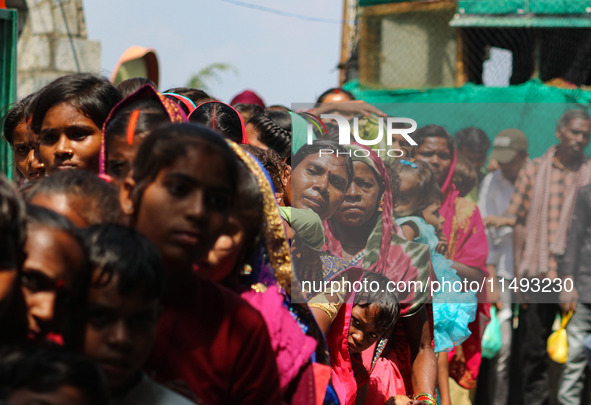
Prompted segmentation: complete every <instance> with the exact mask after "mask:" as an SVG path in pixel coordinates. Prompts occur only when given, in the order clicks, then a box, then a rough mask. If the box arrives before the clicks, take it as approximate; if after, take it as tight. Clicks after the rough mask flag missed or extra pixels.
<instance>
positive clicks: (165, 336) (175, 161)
mask: <svg viewBox="0 0 591 405" xmlns="http://www.w3.org/2000/svg"><path fill="white" fill-rule="evenodd" d="M132 173H133V177H129V178H127V179H126V180H125V183H124V185H123V188H122V197H121V200H122V207H123V210H124V212H125V213H126V214H128V215H129V216H130V217H131V222H132V224H133V226H135V228H137V229H138V230H139V231H140V232H142V233H143V234H144V235H145V236H147V237H148V239H150V240H151V241H152V243H154V244H155V245H156V247H157V248H158V250H159V251H160V254H161V256H162V259H163V263H164V270H165V271H164V273H165V281H166V284H165V285H166V287H165V291H164V295H163V302H162V304H163V311H162V313H161V315H160V319H159V322H158V326H157V329H156V339H155V343H154V347H153V350H152V354H151V356H150V358H149V360H148V365H147V370H148V371H150V372H151V374H152V376H153V377H155V378H156V379H157V380H159V381H161V382H175V384H176V385H177V386H178V385H179V384H184V385H185V386H186V387H187V389H190V390H191V391H192V392H193V393H194V394H195V395H196V396H197V397H198V398H201V399H202V400H203V401H204V402H205V403H209V404H222V403H241V404H277V403H280V402H281V395H280V390H279V377H278V372H277V365H276V363H275V361H274V356H273V350H272V347H271V343H270V339H269V334H268V331H267V328H266V326H265V321H264V320H263V318H262V316H261V315H260V314H259V312H257V311H256V310H255V309H254V308H252V307H251V306H250V305H248V304H247V303H246V302H245V301H243V300H242V299H240V297H239V296H238V295H236V294H235V293H233V292H231V291H230V290H228V289H226V288H224V287H221V286H219V285H218V284H216V283H214V282H211V281H208V280H205V279H203V278H201V277H199V276H198V275H197V274H196V273H195V272H194V270H193V267H194V264H196V263H199V262H201V261H203V260H204V259H205V258H206V257H207V255H208V252H209V251H210V249H211V248H212V247H213V245H214V243H215V241H216V240H217V239H218V237H219V236H220V235H221V234H222V232H223V231H224V230H225V229H226V226H227V225H228V216H229V214H230V211H231V208H232V206H233V204H234V203H235V201H236V189H237V161H236V156H235V155H234V153H233V152H232V150H231V149H230V147H229V146H228V144H227V143H226V141H225V140H224V139H223V138H222V137H221V136H220V135H218V134H216V133H215V132H213V131H212V130H210V129H208V128H205V127H203V126H199V125H195V124H169V125H166V126H163V127H160V128H158V129H156V130H154V131H153V132H152V133H151V134H150V135H148V136H147V137H146V139H145V140H144V142H143V143H142V144H141V145H140V148H139V150H138V154H137V156H136V159H135V160H134V164H133V172H132Z"/></svg>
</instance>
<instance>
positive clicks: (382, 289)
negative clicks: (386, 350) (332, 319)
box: [327, 271, 404, 403]
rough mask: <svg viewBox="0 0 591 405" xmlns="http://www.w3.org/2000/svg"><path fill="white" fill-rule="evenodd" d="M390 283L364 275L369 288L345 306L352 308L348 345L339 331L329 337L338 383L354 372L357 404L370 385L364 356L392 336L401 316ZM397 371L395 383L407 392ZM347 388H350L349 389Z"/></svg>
mask: <svg viewBox="0 0 591 405" xmlns="http://www.w3.org/2000/svg"><path fill="white" fill-rule="evenodd" d="M389 281H390V280H389V279H388V277H386V276H384V275H383V274H379V273H375V272H373V271H365V272H363V282H364V283H366V284H365V285H367V286H368V287H367V288H362V289H361V290H360V291H359V292H356V293H355V296H354V298H353V304H345V305H352V309H351V313H350V320H349V328H348V334H347V337H346V342H344V336H343V335H342V334H341V333H340V331H338V330H334V329H331V331H330V332H329V333H328V335H327V340H328V343H329V349H330V353H331V359H332V367H333V379H334V380H335V384H337V383H340V380H341V378H343V377H344V378H347V375H348V374H351V373H353V375H354V376H355V381H356V383H357V392H356V394H355V397H356V401H357V403H363V402H364V399H365V396H366V392H367V387H368V383H369V373H368V370H367V369H366V368H365V366H364V365H363V358H362V356H361V354H362V353H363V352H364V351H366V350H368V349H370V348H372V347H374V345H375V344H376V343H377V342H379V341H380V340H381V339H383V338H388V337H390V335H391V334H392V331H393V330H394V327H395V326H396V322H397V320H398V316H399V314H400V303H399V301H398V297H397V295H396V293H395V292H389V290H388V283H389ZM335 329H336V328H335ZM345 343H346V346H347V348H348V353H349V357H350V362H347V361H343V360H344V359H343V358H342V355H343V351H342V350H341V347H342V346H343V345H345ZM395 371H396V372H397V373H398V374H397V376H396V377H397V378H394V379H393V381H392V383H394V384H398V385H399V392H404V383H403V379H402V375H400V373H399V372H398V370H397V369H396V370H395ZM347 388H348V389H351V387H350V386H349V387H347Z"/></svg>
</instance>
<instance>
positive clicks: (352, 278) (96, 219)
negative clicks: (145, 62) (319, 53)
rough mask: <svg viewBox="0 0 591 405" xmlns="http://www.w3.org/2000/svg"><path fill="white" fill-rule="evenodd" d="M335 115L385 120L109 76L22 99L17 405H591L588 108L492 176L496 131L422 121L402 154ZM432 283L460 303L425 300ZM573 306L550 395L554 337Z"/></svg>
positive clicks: (502, 147)
mask: <svg viewBox="0 0 591 405" xmlns="http://www.w3.org/2000/svg"><path fill="white" fill-rule="evenodd" d="M325 113H334V114H339V115H341V116H343V117H346V118H347V119H352V118H355V119H356V120H357V118H359V117H361V118H360V119H359V120H358V122H359V123H360V125H361V126H362V128H361V129H360V130H359V132H361V133H362V135H361V136H362V138H363V137H364V136H365V137H370V138H371V136H372V134H375V133H377V131H378V130H379V129H378V126H379V125H380V121H379V120H378V119H377V118H378V117H380V116H384V115H385V114H384V113H383V112H381V111H379V110H377V109H375V108H374V107H372V106H371V105H369V104H366V103H364V102H362V101H358V100H355V98H354V96H353V95H352V94H350V93H349V92H347V91H346V90H344V89H340V88H334V89H329V90H328V91H326V92H325V93H324V94H322V95H321V96H320V97H319V99H318V101H317V104H316V105H315V106H314V107H313V108H312V109H310V110H308V111H292V110H290V109H289V108H287V107H285V106H280V105H275V106H265V104H264V102H263V100H262V99H261V98H260V97H259V96H258V95H257V94H256V93H254V92H252V91H244V92H242V93H240V94H239V95H237V96H236V97H235V98H234V99H233V100H232V101H231V102H230V103H229V104H226V103H223V102H220V101H218V100H216V99H215V98H214V97H211V96H210V95H208V94H207V93H205V92H204V91H202V90H199V89H191V88H173V89H169V90H167V91H164V92H159V91H158V90H157V89H156V88H155V86H154V84H153V83H151V82H150V81H149V80H147V79H142V78H134V79H129V80H126V81H124V82H122V83H119V84H118V85H117V86H114V85H113V84H111V83H110V82H109V81H108V80H106V79H105V78H102V77H98V76H94V75H91V74H74V75H68V76H64V77H61V78H59V79H57V80H55V81H53V82H52V83H50V84H48V85H47V86H45V87H44V88H42V89H41V90H39V91H38V92H36V93H34V94H32V95H30V96H28V97H26V98H24V99H23V100H20V101H19V102H18V103H16V105H14V106H13V107H12V108H11V109H10V111H9V112H8V113H7V114H6V116H5V117H4V120H3V132H4V137H5V138H6V140H7V141H8V142H9V144H10V146H11V148H12V151H13V155H14V165H15V169H16V170H15V175H14V181H9V180H8V179H6V178H5V177H1V176H0V249H1V251H2V252H1V254H0V402H2V401H4V402H5V403H7V404H11V405H20V404H31V403H48V404H71V405H83V404H97V405H104V404H113V405H131V404H154V405H159V404H190V403H196V404H238V403H239V404H257V405H260V404H283V403H285V404H288V403H289V404H342V405H345V404H363V403H365V404H398V405H400V404H411V405H435V404H442V405H450V404H453V405H463V404H471V403H475V404H495V405H507V404H513V403H527V404H540V405H541V404H548V403H549V402H548V401H552V400H554V399H555V398H554V396H555V395H557V397H558V400H559V401H560V403H562V404H589V403H591V402H589V400H588V399H587V398H586V397H584V395H585V394H584V393H585V392H587V391H586V390H585V389H584V382H585V372H586V367H587V356H586V352H585V347H586V345H585V339H586V338H587V337H588V336H590V335H591V307H590V306H589V304H588V303H586V302H585V300H584V297H585V292H586V291H587V288H588V286H587V283H591V272H589V271H588V270H587V268H588V265H587V264H586V261H585V259H584V257H585V256H584V255H585V254H586V253H587V252H588V251H589V249H591V247H590V246H591V219H589V212H590V211H589V209H590V208H591V185H590V184H591V163H590V162H589V161H588V159H587V157H586V155H585V152H584V149H585V147H586V146H587V144H588V142H589V137H590V135H591V118H590V117H589V115H588V114H587V112H586V111H585V110H583V109H577V110H569V111H566V112H565V113H564V114H563V115H562V117H561V118H560V120H559V121H558V123H557V126H556V136H557V138H558V144H557V145H556V146H553V147H552V148H550V149H549V150H548V151H547V153H546V154H545V155H544V156H542V157H540V158H536V159H533V160H529V158H528V152H527V151H528V139H527V137H526V136H525V134H524V133H523V132H522V131H520V130H519V129H514V128H509V129H506V130H504V131H501V132H500V133H498V134H495V136H494V137H491V138H494V139H493V142H492V153H491V154H490V156H489V158H488V160H489V165H488V170H487V169H485V168H484V167H485V163H486V161H487V154H488V152H489V149H490V147H491V142H490V140H489V137H488V136H487V134H486V133H485V132H484V131H482V130H481V129H479V128H476V127H467V128H465V129H463V130H461V131H459V132H458V133H456V134H455V135H454V136H451V135H450V134H449V133H448V132H447V130H446V129H445V128H443V127H442V126H439V125H427V126H423V127H420V128H418V129H417V130H416V131H415V132H414V133H412V138H413V140H415V142H416V145H412V144H411V143H409V142H408V140H407V139H405V138H403V137H397V138H396V139H394V142H393V145H392V146H391V148H393V149H397V150H398V151H400V152H401V154H400V155H401V156H399V157H396V158H392V157H391V156H390V155H387V156H385V157H383V158H382V156H380V155H379V154H378V153H377V152H376V150H373V149H372V148H371V147H370V146H368V145H362V144H358V143H355V142H353V143H351V144H346V145H343V144H339V128H338V127H337V126H336V125H335V123H334V121H331V120H330V119H327V118H326V116H324V117H323V114H325ZM321 117H322V118H321ZM356 122H357V121H356ZM491 135H492V134H491ZM311 138H314V139H313V140H312V139H311ZM366 139H367V138H366ZM367 143H368V144H369V143H370V142H367ZM522 280H526V281H527V282H528V285H534V284H535V283H536V281H535V280H537V282H538V284H539V283H540V282H541V281H544V280H549V282H551V283H553V284H552V285H553V286H555V285H557V284H558V283H555V281H557V280H558V281H560V283H559V285H560V286H561V288H558V289H556V288H554V289H551V290H550V292H548V293H545V292H544V293H541V292H537V291H534V290H528V289H525V288H521V289H519V288H509V286H510V285H514V282H515V281H517V282H518V283H517V284H518V285H522V284H521V281H522ZM433 282H439V283H440V284H441V285H443V284H445V282H447V283H448V285H460V286H463V288H461V289H459V290H456V289H453V290H450V289H447V290H446V289H445V288H440V289H433V288H412V286H415V287H416V286H427V287H429V286H432V285H433ZM472 282H476V283H478V284H479V285H482V286H486V288H484V289H483V288H480V289H476V290H474V289H472V288H467V287H466V286H467V285H471V283H472ZM512 283H513V284H512ZM311 285H312V286H317V285H320V286H324V287H322V288H315V287H310V286H311ZM351 285H353V286H355V285H358V286H364V287H363V288H350V287H351ZM567 285H573V286H576V287H573V288H563V287H565V286H567ZM392 286H396V288H392ZM401 286H404V287H405V288H401ZM589 288H591V285H590V286H589ZM568 311H574V315H572V319H571V320H570V322H569V323H568V326H567V332H568V344H569V352H568V359H567V361H566V364H565V367H564V370H563V371H562V372H561V377H560V383H559V384H558V387H557V389H556V393H553V391H552V389H551V387H552V381H551V379H550V377H549V373H550V371H551V367H550V361H549V359H548V356H547V354H546V340H547V339H548V336H549V335H550V333H551V332H552V327H553V324H554V321H555V317H556V315H557V314H561V313H564V314H566V313H567V312H568ZM491 317H492V318H493V319H494V320H498V322H495V325H500V326H499V327H498V330H496V331H495V330H491V328H487V324H488V323H489V320H490V319H491ZM491 325H492V323H491ZM494 333H497V334H498V335H499V336H500V338H499V339H500V341H501V344H499V345H498V347H496V348H495V349H494V350H492V351H491V350H490V349H489V347H487V344H488V338H487V336H488V335H489V334H494ZM36 401H37V402H36Z"/></svg>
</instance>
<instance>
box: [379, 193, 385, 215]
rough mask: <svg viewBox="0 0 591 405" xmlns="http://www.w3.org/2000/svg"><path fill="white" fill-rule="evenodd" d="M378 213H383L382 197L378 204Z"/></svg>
mask: <svg viewBox="0 0 591 405" xmlns="http://www.w3.org/2000/svg"><path fill="white" fill-rule="evenodd" d="M378 211H379V212H382V211H384V197H382V199H381V200H380V203H379V204H378Z"/></svg>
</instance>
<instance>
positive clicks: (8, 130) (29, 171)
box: [4, 94, 45, 181]
mask: <svg viewBox="0 0 591 405" xmlns="http://www.w3.org/2000/svg"><path fill="white" fill-rule="evenodd" d="M34 97H35V94H31V95H29V96H27V97H25V98H23V99H22V100H21V101H19V102H18V103H17V104H16V105H15V106H14V107H13V108H12V109H11V110H10V111H9V112H8V113H7V114H6V116H5V117H4V137H5V138H6V141H8V143H9V144H10V147H11V148H12V152H13V154H14V164H15V166H16V168H17V169H18V171H19V172H20V173H21V174H22V175H23V177H24V178H25V179H26V180H27V181H37V180H39V179H41V178H42V177H43V176H45V168H44V167H43V164H42V163H41V162H40V161H39V151H38V150H36V148H35V142H36V141H37V139H35V138H36V136H35V135H34V134H33V133H30V134H29V132H30V131H28V130H27V112H28V110H29V109H30V108H31V104H32V102H33V99H34Z"/></svg>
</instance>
